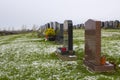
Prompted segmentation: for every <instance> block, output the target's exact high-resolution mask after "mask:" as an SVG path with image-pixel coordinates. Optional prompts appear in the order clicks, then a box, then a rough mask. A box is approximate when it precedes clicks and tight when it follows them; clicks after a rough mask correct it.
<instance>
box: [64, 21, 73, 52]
mask: <svg viewBox="0 0 120 80" xmlns="http://www.w3.org/2000/svg"><path fill="white" fill-rule="evenodd" d="M64 47H66V48H67V51H69V53H70V54H73V24H72V21H71V20H65V21H64Z"/></svg>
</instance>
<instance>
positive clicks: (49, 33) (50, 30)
mask: <svg viewBox="0 0 120 80" xmlns="http://www.w3.org/2000/svg"><path fill="white" fill-rule="evenodd" d="M45 35H46V36H55V30H54V29H52V28H48V29H47V30H46V31H45Z"/></svg>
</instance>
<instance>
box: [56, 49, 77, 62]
mask: <svg viewBox="0 0 120 80" xmlns="http://www.w3.org/2000/svg"><path fill="white" fill-rule="evenodd" d="M56 55H57V57H58V58H59V59H61V60H63V61H75V60H77V56H76V55H75V51H73V53H72V54H71V52H70V51H64V52H62V51H61V48H58V49H57V50H56Z"/></svg>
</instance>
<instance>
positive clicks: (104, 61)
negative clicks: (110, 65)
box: [101, 56, 106, 65]
mask: <svg viewBox="0 0 120 80" xmlns="http://www.w3.org/2000/svg"><path fill="white" fill-rule="evenodd" d="M105 63H106V58H105V56H102V57H101V64H102V65H105Z"/></svg>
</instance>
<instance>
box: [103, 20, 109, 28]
mask: <svg viewBox="0 0 120 80" xmlns="http://www.w3.org/2000/svg"><path fill="white" fill-rule="evenodd" d="M104 28H105V29H106V28H109V22H108V21H105V22H104Z"/></svg>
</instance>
